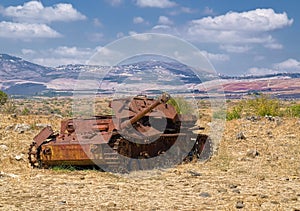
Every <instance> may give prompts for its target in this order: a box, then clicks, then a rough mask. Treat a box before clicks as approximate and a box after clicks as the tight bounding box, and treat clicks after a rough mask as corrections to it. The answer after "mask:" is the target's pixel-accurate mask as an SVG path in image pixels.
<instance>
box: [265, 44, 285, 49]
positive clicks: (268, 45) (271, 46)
mask: <svg viewBox="0 0 300 211" xmlns="http://www.w3.org/2000/svg"><path fill="white" fill-rule="evenodd" d="M264 46H265V47H266V48H269V49H274V50H280V49H282V48H283V46H282V45H281V44H279V43H275V42H273V43H267V44H265V45H264Z"/></svg>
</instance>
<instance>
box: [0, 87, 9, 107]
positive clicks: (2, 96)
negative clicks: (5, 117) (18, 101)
mask: <svg viewBox="0 0 300 211" xmlns="http://www.w3.org/2000/svg"><path fill="white" fill-rule="evenodd" d="M7 100H8V95H7V94H6V93H5V92H3V91H1V90H0V106H2V105H4V104H5V103H6V102H7Z"/></svg>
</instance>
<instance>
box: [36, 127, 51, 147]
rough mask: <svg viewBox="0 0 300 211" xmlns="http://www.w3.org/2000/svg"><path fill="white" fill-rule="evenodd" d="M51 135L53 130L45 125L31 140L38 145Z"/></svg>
mask: <svg viewBox="0 0 300 211" xmlns="http://www.w3.org/2000/svg"><path fill="white" fill-rule="evenodd" d="M51 135H53V130H52V128H51V127H50V126H47V127H45V128H44V129H43V130H42V131H41V132H40V133H39V134H37V135H36V136H35V137H34V138H33V140H34V141H35V142H36V143H37V146H40V145H41V143H43V141H45V140H46V139H47V138H49V137H50V136H51Z"/></svg>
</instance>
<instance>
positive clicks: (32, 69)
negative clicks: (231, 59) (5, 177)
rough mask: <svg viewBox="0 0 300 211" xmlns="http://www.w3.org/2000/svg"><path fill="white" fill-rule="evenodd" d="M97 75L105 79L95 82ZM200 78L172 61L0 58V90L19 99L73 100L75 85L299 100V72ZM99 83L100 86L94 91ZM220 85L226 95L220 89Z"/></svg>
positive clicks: (104, 90)
mask: <svg viewBox="0 0 300 211" xmlns="http://www.w3.org/2000/svg"><path fill="white" fill-rule="evenodd" d="M99 74H100V75H101V76H103V77H102V78H100V79H99V78H98V79H97V77H98V76H99ZM198 76H199V78H200V79H199V78H198V77H197V76H196V75H195V73H194V72H193V69H192V68H190V67H188V66H186V65H184V64H180V63H178V62H174V61H157V60H149V61H140V62H136V63H132V64H125V65H120V66H115V67H107V66H91V65H82V64H70V65H64V66H59V67H57V68H50V67H44V66H41V65H37V64H34V63H31V62H28V61H25V60H23V59H22V58H18V57H15V56H10V55H7V54H0V89H1V90H4V91H5V92H7V93H8V94H10V95H16V96H36V95H48V96H53V95H72V92H73V90H74V85H76V84H85V87H83V89H87V90H89V89H97V91H100V92H102V93H112V92H116V91H118V89H121V91H122V92H130V91H132V90H137V92H143V91H147V92H148V93H156V92H158V91H160V90H164V91H169V92H174V93H184V94H186V93H190V92H193V93H196V94H199V96H200V97H201V96H202V95H201V93H206V91H208V90H217V91H219V92H223V91H224V92H225V94H226V95H227V96H228V97H232V98H239V97H240V95H244V94H247V93H249V92H250V93H251V92H261V91H263V92H270V93H271V94H274V92H275V94H278V93H279V92H282V96H289V95H291V96H292V97H297V96H298V97H300V74H299V73H278V74H274V75H261V76H239V77H231V76H230V77H229V76H224V75H219V76H218V75H216V74H209V73H207V72H205V71H202V73H201V75H198ZM99 82H101V87H92V85H93V84H97V83H99ZM211 82H212V83H211ZM125 85H126V86H125ZM216 85H217V87H216ZM220 85H222V86H223V87H224V90H223V88H221V89H222V90H220V87H221V86H220ZM119 91H120V90H119ZM202 97H203V96H202Z"/></svg>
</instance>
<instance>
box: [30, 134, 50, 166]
mask: <svg viewBox="0 0 300 211" xmlns="http://www.w3.org/2000/svg"><path fill="white" fill-rule="evenodd" d="M50 141H52V139H47V140H45V141H44V142H43V143H42V144H41V145H40V146H37V144H36V142H35V141H34V142H32V143H31V144H30V146H29V149H28V160H29V163H30V165H31V166H32V167H33V168H42V167H44V165H43V163H42V161H41V149H42V145H43V144H46V143H49V142H50Z"/></svg>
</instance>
